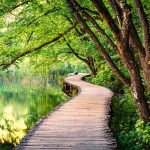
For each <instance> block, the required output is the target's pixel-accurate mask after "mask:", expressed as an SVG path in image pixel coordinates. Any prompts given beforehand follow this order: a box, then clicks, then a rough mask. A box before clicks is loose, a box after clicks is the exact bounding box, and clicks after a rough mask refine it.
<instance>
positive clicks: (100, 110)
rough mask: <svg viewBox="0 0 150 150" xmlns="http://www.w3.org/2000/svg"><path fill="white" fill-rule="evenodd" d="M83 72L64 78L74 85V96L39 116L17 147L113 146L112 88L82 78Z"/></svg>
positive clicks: (83, 149) (73, 149) (109, 149)
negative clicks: (111, 124) (111, 130)
mask: <svg viewBox="0 0 150 150" xmlns="http://www.w3.org/2000/svg"><path fill="white" fill-rule="evenodd" d="M84 76H85V74H78V75H72V76H69V77H67V78H66V79H65V82H67V83H68V84H72V85H74V86H77V88H78V90H79V92H78V94H77V96H75V97H73V98H71V99H70V100H69V101H67V102H65V103H64V104H63V105H61V106H59V107H57V108H56V109H55V110H54V111H53V112H50V113H49V114H48V115H47V116H46V117H44V118H43V119H41V120H40V121H39V122H38V123H37V124H36V125H35V126H34V127H33V128H32V129H31V130H30V131H29V132H28V134H27V135H26V136H25V137H24V138H23V140H22V141H21V143H20V144H19V145H18V146H17V148H16V150H18V149H19V150H22V149H23V150H42V149H45V150H113V149H116V142H115V139H114V138H113V137H112V134H111V132H110V129H109V127H108V120H109V111H110V108H109V105H110V101H111V98H112V96H113V92H112V91H110V90H109V89H107V88H104V87H101V86H97V85H93V84H91V83H88V82H85V81H82V80H81V79H82V78H83V77H84Z"/></svg>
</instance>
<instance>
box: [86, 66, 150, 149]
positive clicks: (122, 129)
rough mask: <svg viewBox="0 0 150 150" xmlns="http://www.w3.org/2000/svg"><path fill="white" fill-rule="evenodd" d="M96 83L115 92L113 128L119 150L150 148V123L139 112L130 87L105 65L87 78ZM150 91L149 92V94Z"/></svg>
mask: <svg viewBox="0 0 150 150" xmlns="http://www.w3.org/2000/svg"><path fill="white" fill-rule="evenodd" d="M86 80H87V81H90V82H92V83H94V84H98V85H102V86H105V87H108V88H110V89H111V90H112V91H113V92H114V93H115V95H114V98H113V101H112V112H113V113H112V114H111V122H110V125H111V129H112V131H113V133H114V136H115V138H116V141H117V144H118V149H119V150H148V149H149V148H150V123H147V124H146V123H144V122H143V121H142V120H141V119H140V117H139V114H138V112H137V111H136V106H135V103H134V99H133V97H132V94H131V92H130V90H129V88H128V87H124V86H123V84H122V83H121V81H120V80H119V79H118V78H117V77H116V76H115V75H114V74H113V73H112V71H111V70H110V69H109V67H108V66H105V67H103V68H102V69H101V70H100V71H99V72H98V74H97V76H96V77H88V78H87V79H86ZM149 95H150V93H148V94H147V96H149Z"/></svg>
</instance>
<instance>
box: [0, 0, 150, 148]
mask: <svg viewBox="0 0 150 150" xmlns="http://www.w3.org/2000/svg"><path fill="white" fill-rule="evenodd" d="M148 7H149V0H110V1H109V0H103V1H100V0H87V1H86V0H13V1H12V0H1V1H0V22H1V23H0V68H1V69H2V70H3V69H4V70H5V69H6V70H8V71H12V70H15V69H16V68H24V67H25V66H26V62H29V64H30V65H31V68H32V69H31V70H32V71H33V72H34V75H36V74H37V73H39V72H48V71H49V70H53V71H49V73H51V74H52V75H55V73H56V72H57V69H56V68H57V67H56V66H57V65H58V66H60V64H61V67H62V68H64V70H65V69H66V70H67V69H68V70H69V66H68V64H70V63H71V64H72V65H74V68H73V69H71V71H75V70H78V71H79V72H85V71H87V68H88V71H89V72H90V73H92V75H93V77H92V78H89V79H88V80H89V81H91V82H93V83H95V84H99V85H103V86H106V87H108V88H110V89H112V90H113V91H114V92H115V98H114V100H113V104H112V107H113V113H114V116H112V121H111V124H112V125H111V126H112V129H113V131H114V134H115V136H116V138H117V140H118V143H119V145H120V147H121V149H135V150H136V149H139V150H140V149H143V148H144V147H145V148H148V146H149V145H148V144H149V141H150V137H149V134H150V127H149V123H148V122H149V116H150V114H149V113H150V109H149V104H150V102H149V100H150V46H149V45H150V34H149V22H150V11H149V8H148ZM27 64H28V63H27ZM83 65H84V66H85V67H83ZM52 68H53V69H52ZM64 70H61V74H62V75H64V74H65V73H69V71H64ZM25 72H26V71H25ZM25 72H24V73H25ZM29 72H30V70H29ZM5 75H6V74H5ZM52 80H53V79H52ZM3 122H4V121H2V124H3ZM14 128H15V127H14Z"/></svg>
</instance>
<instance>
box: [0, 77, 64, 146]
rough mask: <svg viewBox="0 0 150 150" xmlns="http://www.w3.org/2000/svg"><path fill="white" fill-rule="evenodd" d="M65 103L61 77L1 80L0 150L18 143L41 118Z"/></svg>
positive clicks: (7, 78)
mask: <svg viewBox="0 0 150 150" xmlns="http://www.w3.org/2000/svg"><path fill="white" fill-rule="evenodd" d="M66 99H67V96H66V95H65V94H63V92H62V77H60V76H51V77H48V76H36V77H26V78H16V77H11V76H9V77H0V143H1V144H0V149H9V148H8V145H9V144H13V145H14V146H15V145H16V144H17V143H19V141H20V139H22V137H23V136H24V135H25V134H26V132H27V131H28V129H29V128H31V127H32V126H33V125H34V124H35V122H36V121H37V120H38V119H39V118H41V117H42V116H45V115H46V114H47V113H48V112H49V111H50V110H52V109H54V108H55V107H56V106H57V105H58V104H60V103H61V102H62V101H64V100H66ZM5 144H6V145H7V148H4V147H5ZM2 147H3V148H2Z"/></svg>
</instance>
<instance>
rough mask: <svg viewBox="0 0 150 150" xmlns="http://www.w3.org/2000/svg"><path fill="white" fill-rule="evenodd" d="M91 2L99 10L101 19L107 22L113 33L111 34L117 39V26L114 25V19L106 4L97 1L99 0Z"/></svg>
mask: <svg viewBox="0 0 150 150" xmlns="http://www.w3.org/2000/svg"><path fill="white" fill-rule="evenodd" d="M91 1H92V2H93V4H94V5H95V7H96V8H97V10H98V11H99V13H100V15H101V17H102V19H103V20H104V21H105V22H106V23H107V24H108V26H109V28H110V30H111V32H112V33H113V36H114V37H115V38H116V39H118V38H119V37H118V36H119V33H120V31H119V28H118V26H117V25H116V23H115V21H114V20H113V18H112V17H111V15H110V13H109V11H108V9H107V8H106V6H105V5H104V3H103V1H99V0H91Z"/></svg>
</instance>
